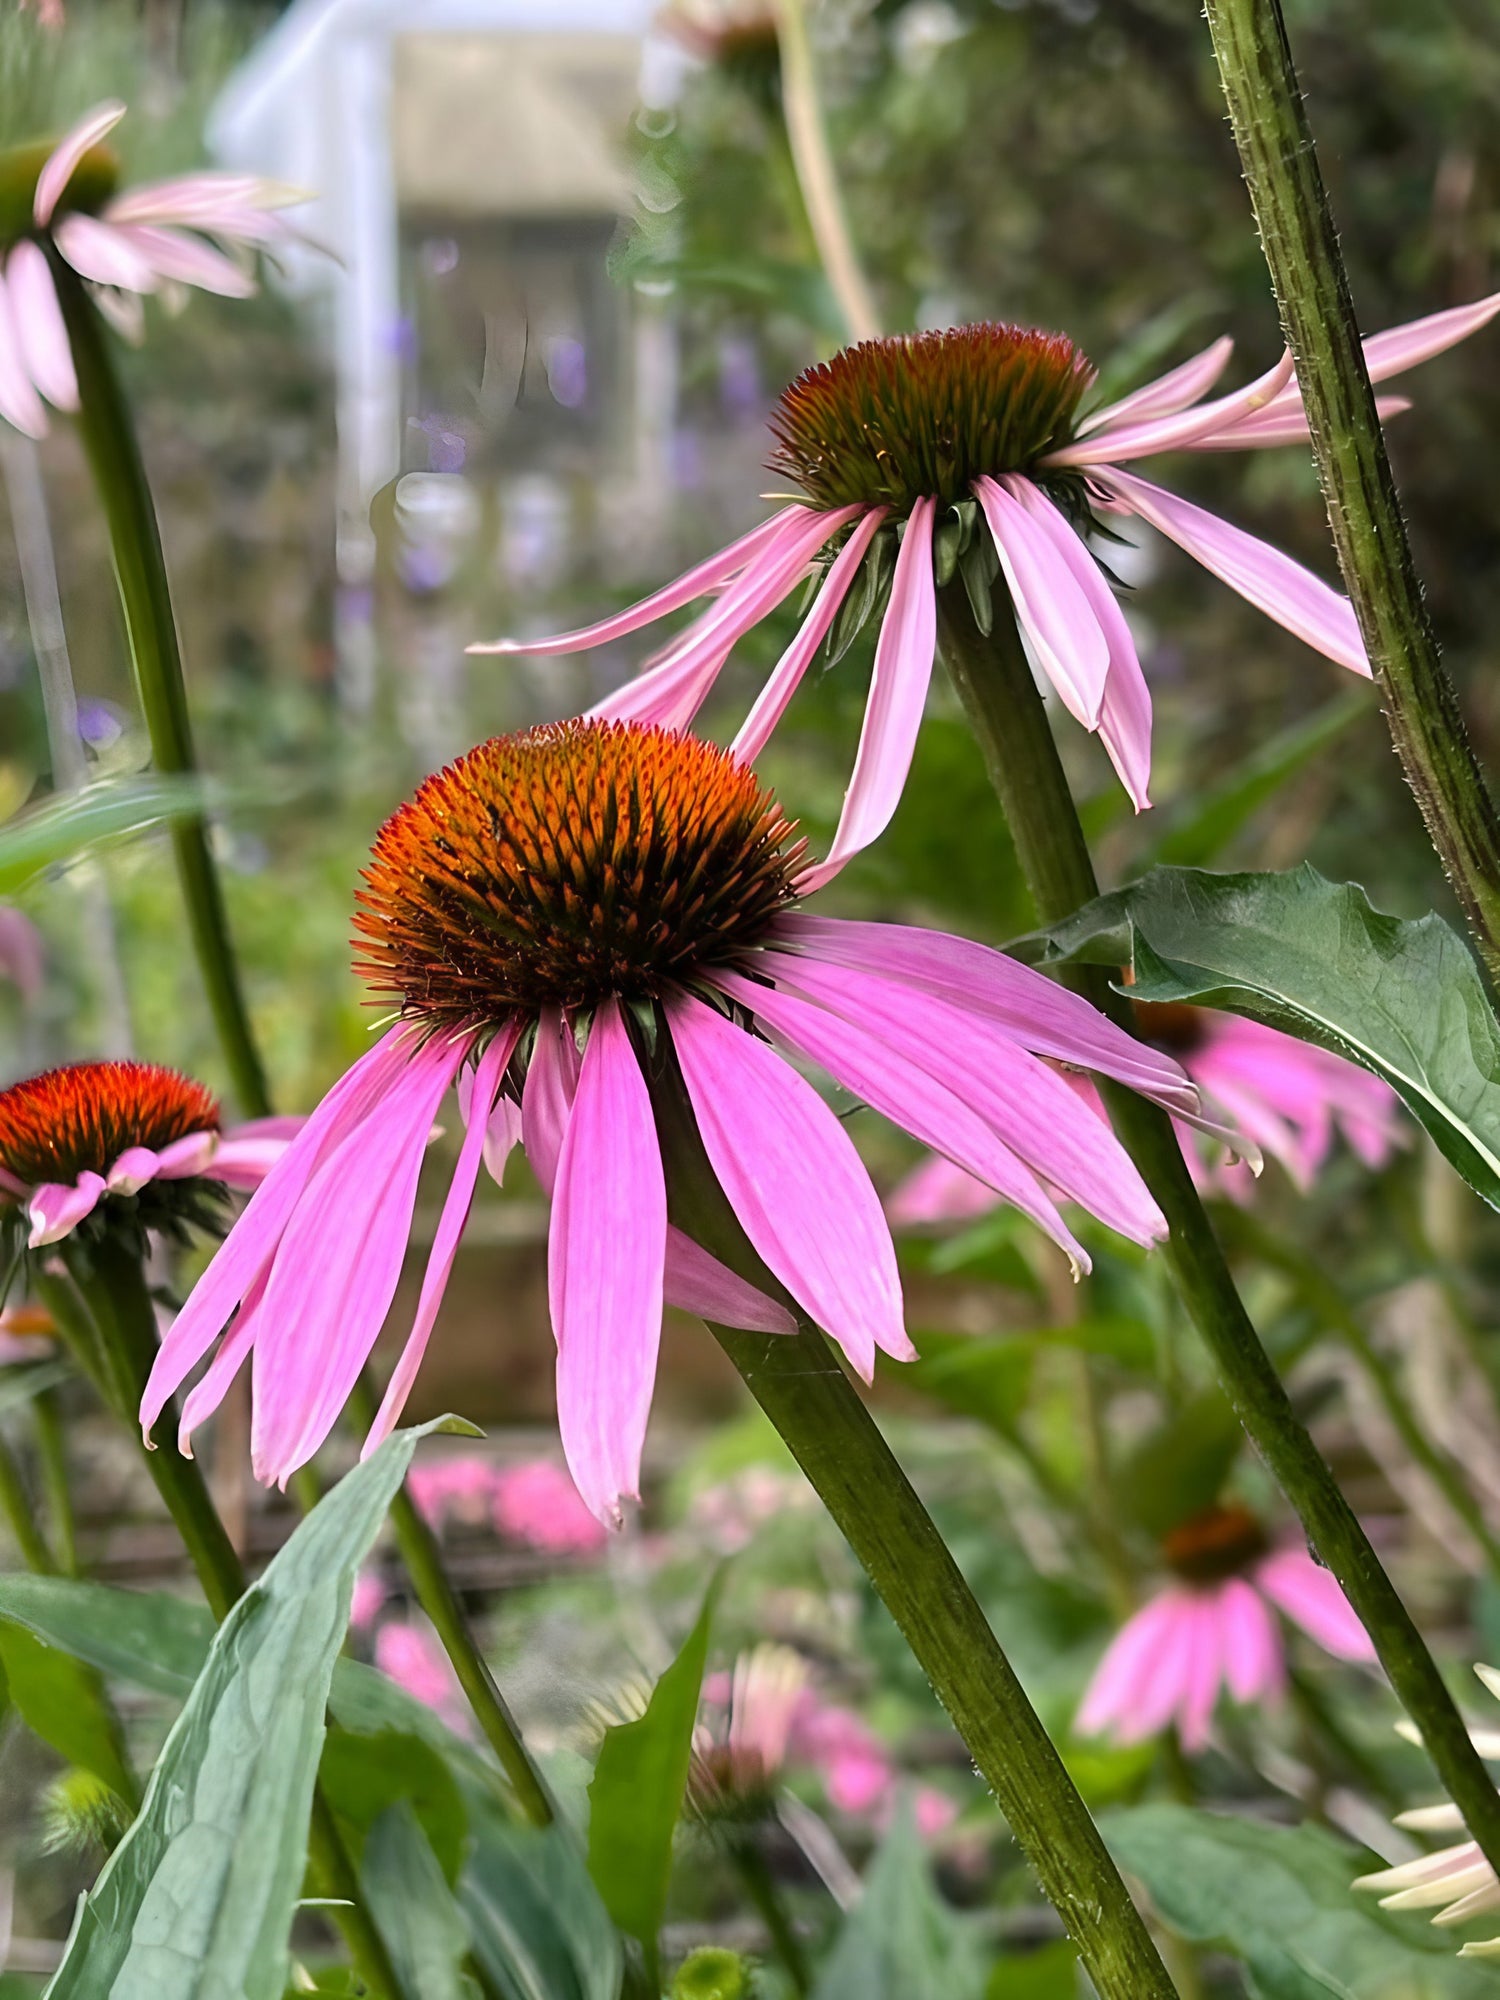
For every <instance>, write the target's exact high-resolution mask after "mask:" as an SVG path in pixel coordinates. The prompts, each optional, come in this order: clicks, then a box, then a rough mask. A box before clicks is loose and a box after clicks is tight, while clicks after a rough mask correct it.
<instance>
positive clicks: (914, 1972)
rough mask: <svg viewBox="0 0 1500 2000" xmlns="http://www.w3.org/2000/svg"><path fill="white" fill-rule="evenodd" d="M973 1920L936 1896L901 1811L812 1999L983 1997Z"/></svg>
mask: <svg viewBox="0 0 1500 2000" xmlns="http://www.w3.org/2000/svg"><path fill="white" fill-rule="evenodd" d="M984 1969H985V1955H984V1952H983V1950H982V1948H981V1946H980V1942H979V1937H978V1934H977V1931H976V1928H975V1926H974V1925H973V1923H972V1922H971V1921H967V1920H966V1919H964V1918H963V1917H961V1916H959V1914H958V1912H957V1911H956V1910H953V1909H950V1908H949V1906H948V1904H947V1903H945V1902H944V1901H943V1899H942V1898H941V1896H939V1895H938V1893H937V1890H936V1889H935V1888H934V1887H933V1885H932V1873H931V1869H930V1868H929V1866H928V1861H927V1856H926V1853H925V1852H924V1851H923V1847H922V1843H921V1841H920V1839H919V1838H918V1836H917V1831H916V1828H915V1827H914V1826H913V1824H912V1818H911V1814H910V1813H909V1812H906V1811H904V1810H903V1811H902V1812H900V1813H898V1814H897V1816H896V1821H895V1824H894V1825H893V1826H892V1828H891V1830H890V1832H889V1833H888V1834H887V1835H886V1837H885V1839H884V1841H883V1842H882V1843H881V1847H880V1852H879V1853H878V1854H877V1855H876V1856H875V1859H874V1861H873V1862H872V1863H871V1865H870V1872H869V1874H868V1876H867V1877H866V1878H865V1887H864V1894H863V1895H862V1896H861V1897H860V1899H859V1901H858V1902H857V1903H856V1904H855V1906H854V1908H853V1910H852V1911H851V1912H850V1914H849V1915H848V1917H846V1918H845V1920H844V1926H843V1929H842V1930H841V1931H840V1932H839V1935H838V1940H837V1942H836V1943H835V1945H834V1947H833V1950H832V1952H831V1953H830V1954H829V1957H828V1960H827V1962H826V1963H825V1964H824V1966H823V1969H822V1972H821V1973H820V1974H819V1976H818V1983H817V1985H816V1986H815V1987H814V1988H813V2000H981V1996H982V1995H983V1993H984V1990H985V1976H984Z"/></svg>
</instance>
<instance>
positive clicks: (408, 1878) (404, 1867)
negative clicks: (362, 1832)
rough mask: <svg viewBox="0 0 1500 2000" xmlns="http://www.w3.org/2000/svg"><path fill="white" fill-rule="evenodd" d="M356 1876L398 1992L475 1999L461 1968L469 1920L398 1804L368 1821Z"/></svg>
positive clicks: (433, 1999)
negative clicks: (398, 1984) (387, 1954)
mask: <svg viewBox="0 0 1500 2000" xmlns="http://www.w3.org/2000/svg"><path fill="white" fill-rule="evenodd" d="M359 1878H360V1885H361V1887H362V1888H363V1889H364V1892H365V1901H366V1903H367V1904H368V1906H369V1908H370V1909H371V1910H372V1911H373V1912H374V1916H375V1921H376V1922H377V1923H378V1924H379V1926H380V1934H381V1936H382V1937H383V1938H384V1939H385V1942H386V1947H387V1949H388V1950H389V1952H390V1954H391V1962H392V1964H393V1965H394V1966H395V1968H396V1972H397V1976H398V1977H399V1978H400V1980H401V1984H402V1988H403V1990H404V1991H405V1992H407V1993H415V1994H420V1995H421V2000H478V1993H477V1989H476V1988H475V1985H474V1982H473V1980H472V1979H470V1978H469V1977H468V1976H467V1974H466V1973H465V1972H464V1970H463V1962H464V1959H465V1958H466V1957H467V1955H468V1950H469V1926H468V1924H467V1922H466V1921H465V1919H464V1913H463V1911H462V1910H461V1909H460V1908H459V1907H458V1904H457V1903H456V1902H455V1901H454V1900H453V1891H452V1890H451V1889H450V1888H449V1887H448V1882H447V1878H446V1876H445V1875H444V1873H443V1870H442V1868H441V1867H440V1865H439V1863H438V1859H437V1856H436V1855H435V1854H434V1853H433V1851H432V1848H431V1847H430V1846H429V1844H428V1840H427V1836H426V1834H425V1833H423V1831H422V1828H421V1827H420V1825H419V1824H418V1823H417V1818H416V1815H415V1814H414V1813H413V1812H412V1809H411V1807H410V1806H408V1805H407V1804H405V1803H404V1802H402V1803H399V1804H397V1805H393V1806H387V1807H386V1809H385V1811H384V1812H383V1813H382V1814H381V1815H380V1817H379V1818H378V1819H377V1820H376V1822H375V1824H374V1825H373V1826H372V1827H371V1829H370V1836H369V1839H368V1840H367V1841H366V1842H365V1852H364V1859H363V1861H362V1862H361V1864H360V1871H359Z"/></svg>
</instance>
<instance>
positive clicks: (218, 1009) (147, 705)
mask: <svg viewBox="0 0 1500 2000" xmlns="http://www.w3.org/2000/svg"><path fill="white" fill-rule="evenodd" d="M53 277H54V280H55V282H56V285H57V293H58V298H59V299H60V301H61V303H62V309H63V317H64V319H65V320H66V322H67V328H68V340H69V343H70V345H71V347H72V350H73V365H74V368H75V369H76V370H77V374H78V394H79V419H78V421H79V429H80V431H81V433H82V436H83V444H84V449H85V451H86V452H87V454H88V461H89V466H90V469H91V470H92V472H93V475H94V483H95V485H96V486H97V488H98V491H99V498H100V500H101V502H102V503H103V507H104V514H105V519H106V521H107V523H108V525H109V539H110V547H111V550H112V552H113V555H114V563H115V581H116V582H117V583H118V585H119V589H120V605H121V608H122V610H123V612H124V615H125V631H126V636H127V638H128V640H129V643H130V657H131V662H132V664H133V666H134V669H135V678H136V686H137V688H138V690H139V693H140V700H141V709H142V712H143V713H144V715H145V718H146V730H147V733H148V735H149V736H150V739H151V755H152V758H153V760H154V762H155V764H156V767H157V769H158V770H159V771H167V772H171V773H174V774H189V773H192V772H193V771H195V770H196V769H197V760H196V758H195V756H194V754H193V732H192V724H191V721H190V719H189V716H188V704H187V691H186V689H185V688H184V686H183V679H182V658H181V655H180V653H179V651H178V645H177V625H176V621H175V619H174V617H173V614H172V597H171V592H170V590H169V588H168V585H167V569H166V564H165V562H164V560H163V558H162V548H161V535H160V532H159V530H158V528H157V523H156V509H155V508H154V506H153V505H152V501H151V489H150V487H149V486H148V485H147V483H146V468H145V466H144V464H143V462H142V460H141V450H140V444H139V442H138V440H137V438H136V434H135V426H134V423H133V422H132V420H131V414H130V405H129V403H128V402H127V401H126V398H125V394H124V391H123V389H122V387H121V385H120V380H119V376H118V374H117V373H116V370H115V365H114V360H113V357H112V356H111V354H110V351H109V346H108V342H107V337H106V334H105V331H104V325H103V322H102V321H101V319H100V317H99V313H98V309H97V307H96V306H95V305H94V302H93V300H92V299H91V298H90V297H89V295H88V293H87V291H86V290H85V289H84V287H83V284H82V283H81V282H80V280H79V279H78V277H77V276H76V275H75V273H74V272H73V271H71V270H70V269H69V268H68V266H67V265H66V264H64V263H63V262H62V260H61V259H60V258H54V259H53ZM171 840H172V851H173V855H174V857H175V859H176V863H177V875H178V880H179V882H180V884H181V887H182V895H183V901H184V903H185V904H186V906H187V916H188V928H189V931H190V932H191V935H192V940H193V950H194V953H195V954H196V956H197V960H198V969H199V972H200V973H201V974H202V978H203V984H204V986H205V988H206V990H207V993H208V1003H209V1007H210V1010H211V1011H212V1014H213V1019H214V1027H215V1029H216V1030H217V1032H218V1036H219V1041H220V1043H221V1045H222V1047H223V1050H224V1060H225V1062H226V1064H227V1065H228V1068H229V1074H230V1077H231V1079H232V1081H233V1084H234V1089H235V1094H236V1096H237V1097H238V1098H239V1101H240V1106H241V1108H242V1110H243V1111H244V1112H245V1114H246V1115H247V1116H248V1117H251V1118H260V1117H264V1116H265V1114H266V1113H267V1112H268V1111H269V1110H270V1108H271V1103H270V1096H269V1093H268V1091H267V1089H266V1079H265V1072H264V1070H263V1069H262V1067H261V1060H260V1055H259V1052H258V1051H257V1049H256V1046H255V1038H254V1035H253V1033H252V1032H251V1027H250V1017H249V1014H248V1013H247V1011H246V1008H245V1000H244V995H243V993H242V992H241V990H240V977H239V970H238V967H237V965H236V963H235V956H234V947H233V945H232V944H231V942H230V937H229V920H228V917H227V916H226V914H225V910H224V897H223V892H222V890H221V888H220V885H219V876H218V871H217V870H216V868H215V866H214V862H213V856H212V855H211V854H210V852H209V846H208V829H207V827H206V825H205V823H204V821H203V820H202V819H201V818H196V817H195V818H190V819H174V820H173V822H172V829H171Z"/></svg>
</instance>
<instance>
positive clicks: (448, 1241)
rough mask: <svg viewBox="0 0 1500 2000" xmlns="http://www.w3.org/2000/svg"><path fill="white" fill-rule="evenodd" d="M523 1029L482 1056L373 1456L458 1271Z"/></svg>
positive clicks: (396, 1415)
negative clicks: (493, 1123) (503, 1086)
mask: <svg viewBox="0 0 1500 2000" xmlns="http://www.w3.org/2000/svg"><path fill="white" fill-rule="evenodd" d="M520 1034H521V1023H520V1021H518V1020H514V1019H512V1020H510V1021H507V1022H506V1023H505V1024H504V1026H503V1027H501V1028H499V1029H497V1030H496V1032H495V1035H494V1037H493V1038H492V1040H491V1042H490V1045H489V1047H488V1048H487V1049H486V1050H485V1052H484V1054H483V1055H482V1056H481V1057H480V1059H479V1068H478V1070H477V1072H476V1074H475V1078H474V1083H473V1088H472V1091H471V1093H470V1104H469V1112H468V1118H467V1123H466V1126H465V1130H464V1139H463V1144H462V1146H460V1148H459V1152H458V1163H457V1165H456V1166H455V1167H454V1170H453V1179H452V1180H451V1182H450V1183H449V1185H448V1192H447V1195H446V1196H445V1197H444V1200H443V1211H442V1214H441V1215H440V1216H439V1217H438V1226H437V1229H436V1231H435V1232H434V1234H433V1239H432V1249H431V1251H430V1252H429V1254H428V1258H427V1269H426V1271H425V1272H424V1273H423V1276H422V1291H421V1295H420V1297H419V1298H418V1300H417V1313H416V1318H415V1319H414V1320H413V1321H412V1329H411V1332H410V1333H409V1334H408V1335H407V1338H406V1345H405V1346H404V1347H403V1348H402V1350H401V1358H400V1360H399V1361H398V1362H397V1363H396V1366H395V1367H394V1368H393V1369H392V1371H391V1379H390V1381H389V1382H388V1383H387V1385H386V1391H385V1395H384V1397H383V1398H382V1399H381V1404H380V1408H379V1410H378V1411H377V1412H376V1415H375V1421H374V1423H373V1424H372V1425H371V1426H370V1434H369V1436H368V1437H367V1438H366V1439H365V1442H364V1446H363V1449H362V1450H361V1452H360V1457H361V1458H368V1457H369V1456H370V1453H371V1452H372V1451H374V1450H375V1448H376V1447H377V1445H380V1444H383V1443H384V1441H385V1439H386V1438H388V1437H389V1436H390V1434H391V1432H392V1431H393V1430H394V1429H395V1427H396V1424H397V1422H398V1421H399V1419H400V1416H401V1412H402V1410H403V1409H404V1408H405V1407H406V1399H407V1397H408V1396H409V1395H410V1394H411V1385H412V1383H413V1382H415V1381H416V1379H417V1370H418V1369H419V1368H420V1367H421V1365H422V1356H423V1355H424V1354H425V1353H426V1352H427V1342H428V1340H429V1339H430V1338H431V1335H432V1329H433V1326H434V1325H435V1324H436V1322H437V1316H438V1308H439V1307H440V1306H441V1305H442V1303H443V1294H444V1292H445V1291H446V1290H447V1288H448V1280H449V1278H450V1277H451V1276H452V1274H453V1260H454V1258H455V1257H456V1256H457V1254H458V1243H459V1238H460V1237H461V1236H462V1235H463V1233H464V1224H465V1223H466V1222H467V1221H468V1219H469V1207H470V1204H471V1203H472V1202H473V1199H474V1186H475V1183H476V1182H477V1180H478V1179H479V1165H480V1161H481V1159H482V1157H483V1154H484V1148H485V1145H486V1143H487V1141H488V1137H489V1122H490V1111H491V1109H492V1107H493V1105H494V1102H495V1096H496V1093H497V1092H498V1090H499V1088H500V1083H501V1079H502V1078H503V1077H504V1075H505V1066H506V1064H507V1063H508V1062H509V1061H510V1059H511V1056H512V1054H513V1053H514V1051H515V1046H516V1043H517V1041H518V1040H519V1039H520Z"/></svg>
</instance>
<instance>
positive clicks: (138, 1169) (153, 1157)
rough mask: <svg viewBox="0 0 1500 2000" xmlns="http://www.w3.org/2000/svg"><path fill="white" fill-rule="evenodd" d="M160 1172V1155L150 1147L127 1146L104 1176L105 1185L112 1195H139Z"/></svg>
mask: <svg viewBox="0 0 1500 2000" xmlns="http://www.w3.org/2000/svg"><path fill="white" fill-rule="evenodd" d="M160 1170H161V1156H160V1154H158V1153H154V1152H152V1150H151V1148H150V1147H149V1146H127V1147H126V1148H125V1151H124V1152H123V1153H121V1155H120V1157H119V1159H117V1160H116V1161H115V1163H114V1165H113V1166H112V1167H111V1168H110V1170H109V1172H108V1173H107V1174H106V1175H105V1176H104V1185H105V1187H106V1188H107V1189H108V1190H109V1192H110V1193H111V1194H138V1193H139V1192H140V1190H141V1189H142V1188H143V1187H145V1185H146V1183H147V1182H148V1181H154V1180H155V1179H156V1176H157V1174H158V1173H159V1172H160Z"/></svg>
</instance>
